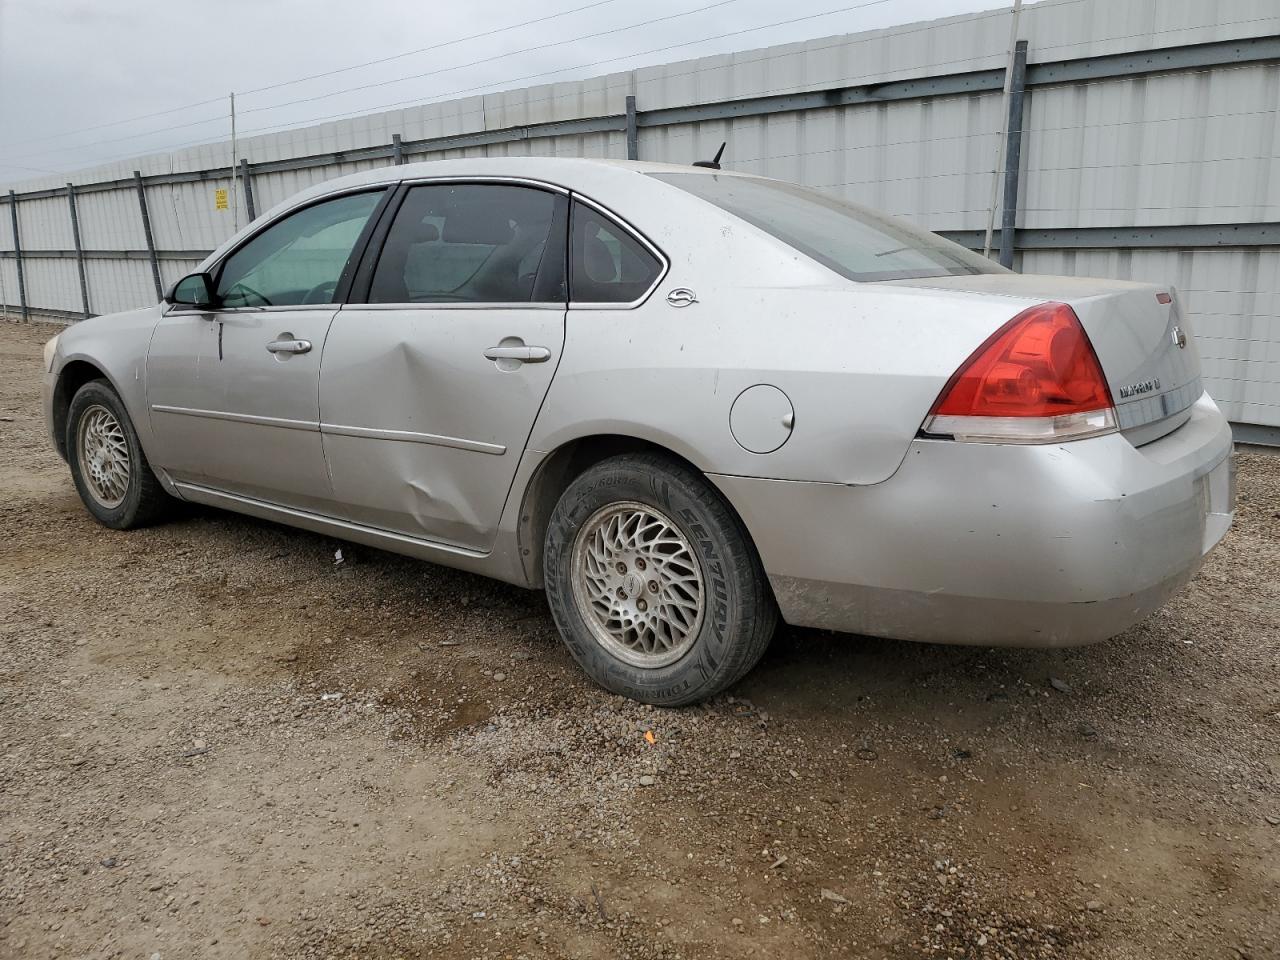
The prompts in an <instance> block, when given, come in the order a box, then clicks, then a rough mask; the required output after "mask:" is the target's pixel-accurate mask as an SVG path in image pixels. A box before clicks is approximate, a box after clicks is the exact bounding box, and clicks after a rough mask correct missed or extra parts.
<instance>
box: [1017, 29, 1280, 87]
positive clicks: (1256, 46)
mask: <svg viewBox="0 0 1280 960" xmlns="http://www.w3.org/2000/svg"><path fill="white" fill-rule="evenodd" d="M1275 60H1280V36H1276V35H1272V36H1268V37H1245V38H1243V39H1240V40H1218V41H1214V42H1213V43H1191V44H1186V45H1184V46H1178V47H1157V48H1156V49H1154V50H1135V51H1132V52H1130V53H1112V54H1108V55H1106V56H1101V57H1076V58H1074V59H1072V60H1056V61H1049V62H1045V63H1033V64H1031V65H1030V66H1028V67H1027V86H1029V87H1043V86H1048V85H1049V84H1056V83H1077V82H1079V81H1087V80H1116V79H1119V78H1121V77H1140V76H1145V75H1148V74H1152V73H1178V72H1180V71H1183V70H1203V69H1205V68H1207V67H1228V66H1237V65H1239V64H1244V63H1263V62H1266V61H1275Z"/></svg>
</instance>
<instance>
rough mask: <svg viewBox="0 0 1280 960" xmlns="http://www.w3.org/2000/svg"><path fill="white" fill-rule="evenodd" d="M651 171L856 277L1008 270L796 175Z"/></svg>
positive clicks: (914, 276) (895, 277)
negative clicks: (793, 178) (799, 181)
mask: <svg viewBox="0 0 1280 960" xmlns="http://www.w3.org/2000/svg"><path fill="white" fill-rule="evenodd" d="M651 176H653V177H654V178H655V179H658V180H661V181H662V182H663V183H669V184H671V185H672V186H674V187H679V188H680V189H681V190H684V191H686V192H688V193H692V194H693V195H694V196H696V197H701V198H702V199H703V200H706V201H708V202H710V203H714V204H715V205H716V206H717V207H719V208H720V209H722V210H725V211H727V212H728V213H731V214H733V215H734V216H735V217H738V218H739V219H741V220H745V221H747V223H749V224H751V225H752V226H754V227H758V228H759V229H761V230H763V231H764V232H765V233H768V234H771V235H772V236H774V237H776V238H777V239H779V240H781V241H782V242H783V243H785V244H787V245H788V246H791V247H794V248H795V249H796V250H799V251H800V252H801V253H803V254H805V255H806V256H808V257H810V258H812V259H814V260H817V261H818V262H819V263H821V264H822V265H823V266H825V267H828V268H830V269H832V270H834V271H835V272H836V273H838V274H840V275H841V276H843V277H847V278H848V279H850V280H863V281H867V280H907V279H917V278H921V277H949V276H963V275H966V274H974V273H1007V272H1008V271H1007V270H1006V269H1005V268H1004V267H1002V266H1000V265H999V264H996V263H993V262H992V261H990V260H988V259H987V258H986V257H983V256H980V255H978V254H976V253H974V252H973V251H971V250H966V249H965V248H964V247H962V246H960V245H959V244H957V243H952V242H951V241H950V240H946V239H944V238H942V237H940V236H938V235H937V234H936V233H929V232H928V231H927V230H921V229H919V228H917V227H913V226H910V225H908V224H905V223H902V222H899V221H897V220H892V219H890V218H889V217H885V216H882V215H881V214H878V213H875V212H873V211H871V210H868V209H867V208H866V207H860V206H858V205H857V204H852V203H845V202H843V201H841V200H837V199H836V198H835V197H829V196H826V195H825V194H822V193H818V192H817V191H816V190H810V189H808V188H807V187H801V186H797V185H796V184H793V183H784V182H783V181H781V180H765V179H763V178H759V177H734V176H722V175H718V174H700V173H655V174H651Z"/></svg>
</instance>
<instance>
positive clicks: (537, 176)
mask: <svg viewBox="0 0 1280 960" xmlns="http://www.w3.org/2000/svg"><path fill="white" fill-rule="evenodd" d="M645 173H692V174H707V175H712V174H716V173H720V174H723V175H727V176H743V175H744V174H737V173H734V172H733V171H728V170H719V171H717V170H712V169H709V168H707V167H695V166H693V165H692V164H689V165H685V164H676V163H655V162H653V161H645V160H607V159H603V158H591V157H463V158H459V159H455V160H422V161H418V162H416V163H405V164H401V165H400V166H386V167H378V168H377V169H374V170H365V171H362V172H360V173H353V174H349V175H347V176H345V177H339V178H337V179H334V180H326V181H325V182H324V183H323V184H318V185H317V186H316V187H314V188H312V190H308V191H307V192H306V193H307V195H308V196H310V195H313V193H312V191H314V195H320V194H324V193H330V192H333V191H336V190H344V189H349V188H350V187H357V186H366V185H374V184H379V183H395V182H397V181H400V180H413V179H417V178H419V177H449V176H477V177H483V176H506V177H528V178H530V179H534V180H545V181H547V182H548V183H554V184H559V185H561V186H566V187H572V186H574V184H575V182H576V181H580V180H582V179H586V180H588V181H590V182H596V183H598V182H602V181H608V180H619V179H622V178H626V177H629V176H631V175H634V174H645Z"/></svg>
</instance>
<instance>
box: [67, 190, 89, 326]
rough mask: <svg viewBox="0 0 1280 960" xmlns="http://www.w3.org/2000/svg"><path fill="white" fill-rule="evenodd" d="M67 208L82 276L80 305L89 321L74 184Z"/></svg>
mask: <svg viewBox="0 0 1280 960" xmlns="http://www.w3.org/2000/svg"><path fill="white" fill-rule="evenodd" d="M67 207H68V208H69V209H70V211H71V239H72V240H73V241H74V242H75V245H76V271H77V272H78V273H79V274H80V305H81V308H82V312H83V313H84V319H86V320H88V319H89V317H90V313H89V280H88V278H87V277H86V276H85V272H84V246H83V245H82V244H81V243H80V217H79V215H78V214H77V213H76V188H75V184H73V183H68V184H67Z"/></svg>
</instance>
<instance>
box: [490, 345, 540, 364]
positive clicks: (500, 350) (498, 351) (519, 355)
mask: <svg viewBox="0 0 1280 960" xmlns="http://www.w3.org/2000/svg"><path fill="white" fill-rule="evenodd" d="M484 355H485V357H486V358H487V359H489V360H518V361H520V362H521V363H546V362H547V361H548V360H550V359H551V351H550V350H548V349H547V348H546V347H523V346H511V347H490V348H489V349H488V350H486V351H485V352H484Z"/></svg>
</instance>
